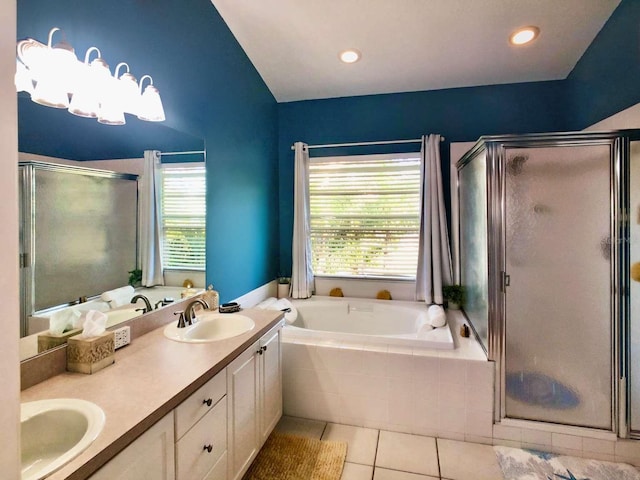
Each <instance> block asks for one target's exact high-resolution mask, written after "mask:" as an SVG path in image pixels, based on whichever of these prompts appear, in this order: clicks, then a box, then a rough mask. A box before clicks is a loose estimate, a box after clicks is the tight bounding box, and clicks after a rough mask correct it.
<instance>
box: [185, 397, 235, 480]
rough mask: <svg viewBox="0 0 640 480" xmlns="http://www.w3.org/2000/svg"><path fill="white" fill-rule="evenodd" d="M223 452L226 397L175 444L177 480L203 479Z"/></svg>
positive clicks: (225, 440) (224, 445) (225, 448)
mask: <svg viewBox="0 0 640 480" xmlns="http://www.w3.org/2000/svg"><path fill="white" fill-rule="evenodd" d="M208 447H211V451H208V449H207V448H208ZM226 450H227V397H224V398H223V399H222V400H220V401H219V402H218V403H217V404H216V406H215V407H213V408H212V409H211V410H209V412H208V413H207V414H206V415H205V416H204V417H202V419H201V420H200V421H199V422H197V423H196V424H195V425H194V426H193V428H192V429H191V430H189V431H188V432H187V434H186V435H185V436H184V437H182V438H181V439H180V440H179V441H178V442H177V443H176V478H177V480H196V479H201V478H205V475H207V472H209V470H211V468H212V467H213V466H214V465H215V463H216V462H217V461H218V459H219V458H221V457H222V455H223V454H224V453H225V452H226Z"/></svg>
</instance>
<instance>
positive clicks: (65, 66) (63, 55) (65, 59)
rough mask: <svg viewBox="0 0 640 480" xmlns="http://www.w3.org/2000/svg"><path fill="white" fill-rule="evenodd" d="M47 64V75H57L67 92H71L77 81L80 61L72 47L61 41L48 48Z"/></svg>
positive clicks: (58, 80)
mask: <svg viewBox="0 0 640 480" xmlns="http://www.w3.org/2000/svg"><path fill="white" fill-rule="evenodd" d="M46 58H47V62H48V64H49V65H48V66H47V75H50V76H55V77H57V80H56V81H57V82H59V83H60V84H61V86H62V88H64V89H65V90H66V91H67V93H73V92H74V91H75V89H76V86H77V83H78V67H79V66H80V62H78V58H77V57H76V54H75V51H74V50H73V47H71V45H69V44H68V43H67V42H65V41H62V42H60V43H57V44H56V45H54V46H53V48H50V49H49V52H48V54H47V55H46Z"/></svg>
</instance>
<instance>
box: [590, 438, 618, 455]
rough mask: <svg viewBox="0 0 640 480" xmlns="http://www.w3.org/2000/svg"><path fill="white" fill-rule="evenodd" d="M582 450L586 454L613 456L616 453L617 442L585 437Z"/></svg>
mask: <svg viewBox="0 0 640 480" xmlns="http://www.w3.org/2000/svg"><path fill="white" fill-rule="evenodd" d="M582 449H583V450H584V451H585V453H586V452H589V453H601V454H606V455H612V456H613V455H615V451H616V442H612V441H609V440H600V439H597V438H587V437H584V438H583V439H582Z"/></svg>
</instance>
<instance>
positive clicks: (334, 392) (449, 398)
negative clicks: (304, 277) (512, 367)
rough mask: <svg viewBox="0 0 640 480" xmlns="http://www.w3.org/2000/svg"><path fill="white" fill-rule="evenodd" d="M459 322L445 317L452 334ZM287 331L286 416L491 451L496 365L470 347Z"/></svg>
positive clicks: (453, 315)
mask: <svg viewBox="0 0 640 480" xmlns="http://www.w3.org/2000/svg"><path fill="white" fill-rule="evenodd" d="M303 315H304V313H303ZM462 320H463V319H462V315H461V313H460V312H449V313H448V321H449V323H450V324H451V326H452V328H453V330H454V332H455V331H457V329H458V328H459V325H460V322H461V321H462ZM284 330H285V331H284V335H283V367H284V371H283V384H284V412H285V414H286V415H291V416H296V417H303V418H310V419H315V420H322V421H330V422H335V423H343V424H349V425H356V426H363V427H369V428H382V429H385V430H391V431H398V432H404V433H414V434H419V435H429V436H439V437H441V438H450V439H455V440H468V441H474V442H478V441H482V443H491V436H492V424H493V378H494V363H493V362H488V361H487V360H486V356H485V355H484V352H483V351H482V348H481V347H480V345H479V344H478V343H477V342H476V340H475V339H472V338H460V337H459V336H458V335H457V334H455V336H454V338H455V345H456V348H455V350H433V349H424V348H418V347H402V346H396V345H389V344H364V343H362V342H360V343H354V342H349V341H339V340H331V339H322V338H313V337H308V338H295V339H294V338H291V337H290V336H289V335H288V330H290V327H285V329H284Z"/></svg>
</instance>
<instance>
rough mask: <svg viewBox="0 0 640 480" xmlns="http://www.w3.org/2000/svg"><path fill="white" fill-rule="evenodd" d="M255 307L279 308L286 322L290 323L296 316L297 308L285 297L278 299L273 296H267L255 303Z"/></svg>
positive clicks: (265, 308) (264, 308)
mask: <svg viewBox="0 0 640 480" xmlns="http://www.w3.org/2000/svg"><path fill="white" fill-rule="evenodd" d="M256 308H261V309H263V310H280V311H281V312H284V319H285V321H286V322H287V323H288V324H292V323H293V322H295V321H296V319H297V318H298V310H297V309H296V307H294V306H293V304H292V303H291V302H290V301H289V300H288V299H286V298H281V299H280V300H278V299H276V298H274V297H269V298H267V299H266V300H265V301H263V302H260V303H259V304H258V305H256Z"/></svg>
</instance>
